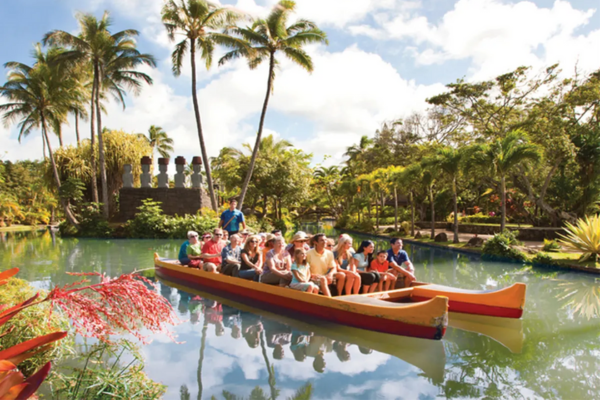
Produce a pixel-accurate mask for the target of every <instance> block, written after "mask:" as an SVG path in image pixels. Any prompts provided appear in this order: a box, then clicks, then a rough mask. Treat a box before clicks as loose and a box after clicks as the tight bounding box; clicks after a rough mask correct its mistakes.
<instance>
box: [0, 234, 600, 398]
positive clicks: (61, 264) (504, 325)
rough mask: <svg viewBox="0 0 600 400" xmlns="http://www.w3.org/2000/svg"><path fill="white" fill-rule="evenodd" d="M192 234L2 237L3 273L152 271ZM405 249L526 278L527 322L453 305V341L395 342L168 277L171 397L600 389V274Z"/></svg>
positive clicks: (161, 356)
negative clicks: (172, 316)
mask: <svg viewBox="0 0 600 400" xmlns="http://www.w3.org/2000/svg"><path fill="white" fill-rule="evenodd" d="M330 233H331V234H332V235H334V234H335V232H333V231H331V232H330ZM359 239H362V238H358V237H357V238H355V242H356V241H357V240H359ZM179 244H180V243H179V242H178V241H171V240H92V239H86V240H83V239H82V240H75V239H60V238H57V239H56V240H54V241H53V240H52V237H51V236H50V234H49V233H47V232H45V233H43V234H33V235H32V234H25V233H14V234H6V233H0V270H5V269H7V268H9V267H12V266H16V267H20V268H21V272H20V274H19V277H21V278H23V279H27V280H28V281H30V282H31V283H32V284H33V285H35V286H36V287H39V288H48V287H50V286H51V285H57V284H58V285H60V284H65V283H68V282H72V281H74V280H75V279H76V278H75V277H71V276H69V275H66V274H65V272H66V271H102V272H105V273H107V274H109V275H111V276H114V275H117V274H120V273H126V272H131V271H133V270H136V269H137V270H140V269H147V268H150V270H148V271H144V272H143V273H144V274H146V275H147V276H150V277H152V276H153V273H152V272H153V271H152V267H153V261H152V260H153V253H154V252H158V253H159V254H161V255H164V256H167V257H176V255H177V251H178V247H179ZM376 244H377V246H378V247H382V248H383V247H385V246H386V245H385V242H383V241H376ZM406 250H407V251H408V253H409V255H410V256H411V258H412V260H413V262H414V264H415V267H416V271H417V275H418V277H419V279H420V280H424V281H429V282H435V283H440V284H448V285H454V286H457V287H463V288H470V289H481V288H493V287H504V286H507V285H510V284H512V283H514V282H525V283H527V285H528V287H527V303H526V308H525V313H524V316H523V318H522V320H510V321H501V323H499V322H498V321H500V320H498V319H494V318H488V319H487V320H483V319H478V318H473V317H464V316H462V317H461V316H460V315H452V316H451V318H450V321H451V325H454V326H455V327H450V328H448V331H447V333H446V336H445V337H444V339H443V340H442V341H426V340H420V339H412V338H404V337H397V338H395V339H390V337H389V336H388V337H385V338H382V337H381V336H380V335H378V334H365V333H363V332H357V331H356V330H352V329H349V328H344V327H339V326H332V325H328V324H323V323H317V324H315V323H311V322H306V321H298V320H293V319H290V318H286V317H285V316H278V315H273V314H270V313H268V312H264V311H259V310H256V309H253V308H251V307H249V306H248V305H246V304H237V303H234V302H231V301H229V300H223V299H219V298H215V297H214V296H209V295H206V294H204V293H201V292H192V291H190V292H188V291H184V290H181V288H176V287H171V286H168V285H166V284H163V283H159V286H160V291H161V293H162V294H163V295H164V296H165V297H166V298H168V299H169V301H170V302H171V303H172V304H173V306H174V308H175V310H176V312H177V313H178V315H179V316H180V317H181V318H182V319H184V320H186V322H184V323H182V324H181V325H179V326H177V327H175V328H174V331H175V332H176V333H177V334H178V335H179V337H178V340H180V341H185V343H184V344H175V343H173V342H171V341H170V340H169V339H168V338H166V337H164V336H155V337H154V341H153V342H152V343H151V344H149V345H146V346H144V347H143V354H144V356H145V359H146V371H147V373H148V375H149V376H150V377H151V378H153V379H155V380H157V381H160V382H162V383H164V384H166V385H168V391H167V394H166V395H165V398H167V399H180V398H181V396H180V390H181V388H182V387H183V386H184V385H185V386H186V388H187V390H188V391H189V393H190V396H191V397H190V398H193V399H196V398H210V397H211V396H215V397H216V398H217V399H224V398H225V397H224V393H223V391H227V392H230V393H233V394H235V395H237V396H240V397H243V398H248V397H249V396H250V395H251V393H252V392H253V390H254V394H255V395H256V394H257V390H258V389H256V388H257V387H258V388H259V389H260V390H262V391H263V392H264V398H271V396H275V395H277V398H280V399H287V398H290V397H292V396H294V395H295V394H296V392H297V391H298V390H301V389H302V388H306V386H305V385H306V384H309V385H311V388H312V391H313V395H312V398H313V399H332V398H357V399H370V398H377V399H387V398H394V399H395V398H402V399H430V398H431V399H432V398H436V397H446V398H483V397H485V398H569V399H583V398H600V390H599V385H600V337H599V336H600V320H599V319H598V313H599V310H600V302H599V297H600V283H599V282H598V278H595V277H594V276H591V275H585V274H579V273H569V272H556V271H554V272H552V271H548V270H541V269H528V268H526V267H524V266H522V265H519V264H504V263H490V262H483V261H480V260H478V259H477V258H476V257H471V256H465V255H462V254H460V255H459V254H457V253H452V252H446V251H441V250H437V249H436V250H433V249H431V248H427V247H417V246H406ZM459 317H460V318H459ZM458 327H460V328H463V329H458ZM254 398H261V397H260V396H257V397H254Z"/></svg>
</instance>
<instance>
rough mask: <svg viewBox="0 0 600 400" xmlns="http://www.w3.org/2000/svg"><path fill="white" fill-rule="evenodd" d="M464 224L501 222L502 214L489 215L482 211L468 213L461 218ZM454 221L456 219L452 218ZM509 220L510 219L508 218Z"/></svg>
mask: <svg viewBox="0 0 600 400" xmlns="http://www.w3.org/2000/svg"><path fill="white" fill-rule="evenodd" d="M459 219H460V222H461V223H463V224H499V223H500V222H501V220H502V218H501V216H499V215H494V216H493V217H492V216H489V215H485V214H482V213H477V214H473V215H468V216H466V217H462V218H459ZM452 221H454V220H452ZM506 222H508V219H507V220H506Z"/></svg>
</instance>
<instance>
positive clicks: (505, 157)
mask: <svg viewBox="0 0 600 400" xmlns="http://www.w3.org/2000/svg"><path fill="white" fill-rule="evenodd" d="M469 151H470V153H471V154H472V156H471V157H470V158H469V160H467V166H468V167H469V168H470V167H473V166H480V167H483V168H484V169H487V170H488V173H489V174H490V175H491V177H492V178H495V177H497V178H499V179H500V195H501V198H502V219H501V223H500V229H501V230H502V231H504V228H505V226H506V177H507V176H508V174H509V173H510V172H511V171H513V170H514V169H515V168H516V167H518V166H520V165H522V164H524V163H527V162H535V161H539V160H540V159H541V157H542V153H541V151H540V148H539V146H538V145H536V144H533V143H529V141H528V138H527V134H526V133H525V132H524V131H522V130H514V131H510V132H509V133H507V134H506V136H505V137H504V138H500V139H496V140H495V141H493V142H492V143H489V144H484V145H474V147H472V148H470V149H469Z"/></svg>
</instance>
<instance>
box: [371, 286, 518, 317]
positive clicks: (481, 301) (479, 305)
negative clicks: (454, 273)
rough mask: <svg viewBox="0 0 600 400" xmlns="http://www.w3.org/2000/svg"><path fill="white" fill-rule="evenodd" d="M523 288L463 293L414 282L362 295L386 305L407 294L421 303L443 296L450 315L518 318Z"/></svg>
mask: <svg viewBox="0 0 600 400" xmlns="http://www.w3.org/2000/svg"><path fill="white" fill-rule="evenodd" d="M526 288H527V286H526V285H525V284H524V283H515V284H513V285H512V286H509V287H506V288H503V289H498V290H467V289H457V288H453V287H450V286H443V285H434V284H430V283H422V282H414V283H413V284H412V286H411V287H409V288H405V289H396V290H389V291H387V292H375V293H371V294H368V295H366V296H369V297H371V298H375V299H379V300H385V301H390V302H395V301H404V300H403V299H404V297H405V296H406V292H410V293H411V301H425V300H429V299H432V298H434V297H435V296H444V297H447V298H448V300H449V303H448V311H450V312H456V313H465V314H475V315H487V316H490V317H503V318H521V316H522V315H523V308H524V307H525V291H526Z"/></svg>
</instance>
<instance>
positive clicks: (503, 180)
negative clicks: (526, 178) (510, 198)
mask: <svg viewBox="0 0 600 400" xmlns="http://www.w3.org/2000/svg"><path fill="white" fill-rule="evenodd" d="M500 192H501V195H502V205H501V207H502V217H501V219H500V231H502V232H504V228H505V226H506V177H505V176H504V175H502V178H500Z"/></svg>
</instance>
